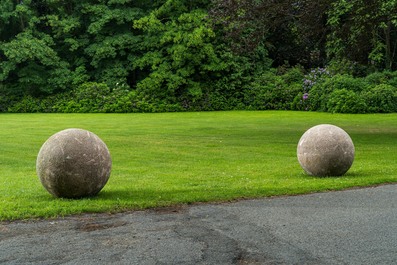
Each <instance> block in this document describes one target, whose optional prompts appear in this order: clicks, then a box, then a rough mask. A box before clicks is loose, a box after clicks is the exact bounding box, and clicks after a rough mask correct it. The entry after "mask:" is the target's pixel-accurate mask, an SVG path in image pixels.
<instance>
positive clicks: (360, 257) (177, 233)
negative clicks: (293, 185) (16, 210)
mask: <svg viewBox="0 0 397 265" xmlns="http://www.w3.org/2000/svg"><path fill="white" fill-rule="evenodd" d="M0 264H18V265H21V264H367V265H370V264H377V265H381V264H397V185H385V186H379V187H373V188H366V189H354V190H347V191H341V192H328V193H318V194H310V195H303V196H291V197H276V198H266V199H259V200H246V201H239V202H233V203H223V204H203V205H192V206H183V207H176V208H164V209H158V210H149V211H136V212H129V213H122V214H114V215H107V214H100V215H82V216H74V217H67V218H62V219H56V220H44V221H30V222H12V223H0Z"/></svg>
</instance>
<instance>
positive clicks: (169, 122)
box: [0, 111, 397, 221]
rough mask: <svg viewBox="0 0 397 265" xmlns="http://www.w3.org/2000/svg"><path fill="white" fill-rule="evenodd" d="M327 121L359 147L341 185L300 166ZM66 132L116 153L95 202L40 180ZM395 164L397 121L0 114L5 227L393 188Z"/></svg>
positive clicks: (300, 115) (0, 204) (283, 115)
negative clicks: (42, 157) (77, 131)
mask: <svg viewBox="0 0 397 265" xmlns="http://www.w3.org/2000/svg"><path fill="white" fill-rule="evenodd" d="M322 123H329V124H334V125H337V126H339V127H341V128H343V129H344V130H345V131H346V132H348V133H349V134H350V136H351V138H352V140H353V142H354V144H355V148H356V157H355V161H354V163H353V166H352V167H351V169H350V170H349V171H348V173H347V174H346V175H345V176H343V177H328V178H318V177H312V176H308V175H306V174H305V173H304V172H303V170H302V169H301V167H300V165H299V163H298V161H297V158H296V147H297V143H298V141H299V139H300V137H301V136H302V134H303V133H304V132H305V131H306V130H307V129H309V128H310V127H312V126H314V125H318V124H322ZM66 128H82V129H86V130H90V131H92V132H94V133H95V134H97V135H98V136H99V137H100V138H101V139H102V140H103V141H104V142H105V143H106V144H107V146H108V148H109V150H110V153H111V156H112V161H113V167H112V173H111V176H110V179H109V182H108V183H107V185H106V186H105V187H104V189H103V190H102V191H101V192H100V193H99V194H98V195H97V196H95V197H91V198H85V199H78V200H77V199H75V200H72V199H59V198H53V197H52V196H51V195H50V194H49V193H48V192H47V191H46V190H45V189H44V188H43V186H42V185H41V183H40V181H39V178H38V177H37V175H36V168H35V167H36V165H35V164H36V157H37V154H38V151H39V149H40V147H41V145H42V144H43V143H44V142H45V141H46V140H47V139H48V138H49V137H50V136H51V135H52V134H54V133H56V132H58V131H60V130H63V129H66ZM396 162H397V114H387V115H380V114H377V115H341V114H327V113H311V112H284V111H266V112H244V111H242V112H237V111H236V112H199V113H160V114H1V115H0V220H3V221H4V220H17V219H28V218H41V217H45V218H48V217H58V216H65V215H70V214H79V213H86V212H119V211H126V210H137V209H145V208H150V207H159V206H169V205H176V204H188V203H194V202H208V201H229V200H234V199H240V198H258V197H266V196H276V195H295V194H303V193H311V192H320V191H328V190H340V189H345V188H349V187H357V186H369V185H377V184H382V183H394V182H397V163H396Z"/></svg>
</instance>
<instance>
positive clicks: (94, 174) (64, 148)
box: [36, 129, 112, 198]
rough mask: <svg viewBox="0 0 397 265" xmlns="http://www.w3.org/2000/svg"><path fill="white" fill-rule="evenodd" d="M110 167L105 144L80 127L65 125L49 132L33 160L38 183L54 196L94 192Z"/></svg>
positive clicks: (86, 194)
mask: <svg viewBox="0 0 397 265" xmlns="http://www.w3.org/2000/svg"><path fill="white" fill-rule="evenodd" d="M111 167H112V160H111V158H110V153H109V150H108V148H107V146H106V144H105V143H104V142H103V141H102V140H101V139H100V138H99V137H98V136H97V135H95V134H94V133H92V132H89V131H86V130H83V129H66V130H63V131H60V132H58V133H56V134H54V135H52V136H51V137H50V138H49V139H48V140H47V141H46V142H45V143H44V144H43V145H42V147H41V148H40V151H39V154H38V155H37V160H36V171H37V175H38V176H39V178H40V181H41V183H42V184H43V186H44V187H45V188H46V189H47V191H48V192H49V193H51V194H52V195H53V196H55V197H66V198H79V197H86V196H93V195H96V194H97V193H98V192H99V191H100V190H101V189H102V188H103V187H104V186H105V184H106V183H107V181H108V179H109V176H110V171H111Z"/></svg>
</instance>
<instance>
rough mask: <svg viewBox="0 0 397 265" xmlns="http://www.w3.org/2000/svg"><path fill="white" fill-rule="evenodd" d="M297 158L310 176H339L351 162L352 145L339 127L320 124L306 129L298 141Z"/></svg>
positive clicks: (350, 140) (352, 155)
mask: <svg viewBox="0 0 397 265" xmlns="http://www.w3.org/2000/svg"><path fill="white" fill-rule="evenodd" d="M297 154H298V160H299V164H300V165H301V167H302V168H303V169H304V170H305V171H306V173H308V174H309V175H312V176H318V177H324V176H341V175H343V174H345V173H346V172H347V171H348V170H349V169H350V167H351V165H352V164H353V160H354V145H353V141H352V139H351V138H350V136H349V135H348V134H347V133H346V132H345V131H344V130H342V129H341V128H339V127H337V126H334V125H329V124H321V125H317V126H314V127H312V128H310V129H309V130H307V131H306V132H305V133H304V134H303V135H302V137H301V139H300V140H299V143H298V150H297Z"/></svg>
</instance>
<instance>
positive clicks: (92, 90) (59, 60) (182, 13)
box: [0, 0, 397, 113]
mask: <svg viewBox="0 0 397 265" xmlns="http://www.w3.org/2000/svg"><path fill="white" fill-rule="evenodd" d="M396 48H397V1H396V0H366V1H364V0H351V1H347V0H312V1H309V0H308V1H305V0H280V1H273V0H262V1H261V0H78V1H77V0H68V1H66V0H2V1H1V2H0V112H166V111H206V110H232V109H241V110H267V109H272V110H308V111H309V110H311V111H327V112H341V113H371V112H372V113H373V112H397V93H396V91H397V71H396V70H397V57H396Z"/></svg>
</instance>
